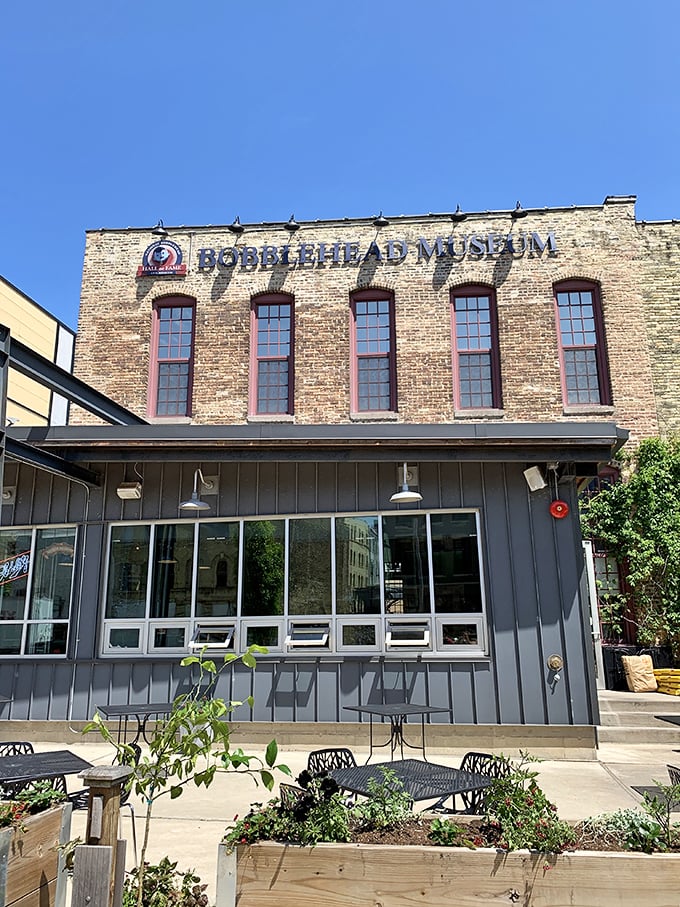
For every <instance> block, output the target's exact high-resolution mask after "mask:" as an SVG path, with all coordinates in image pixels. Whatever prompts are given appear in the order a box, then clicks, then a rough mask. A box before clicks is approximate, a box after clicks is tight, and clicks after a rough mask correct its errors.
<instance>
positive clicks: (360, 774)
mask: <svg viewBox="0 0 680 907" xmlns="http://www.w3.org/2000/svg"><path fill="white" fill-rule="evenodd" d="M386 770H387V771H390V772H393V773H394V775H395V777H396V778H397V779H398V780H399V781H400V782H401V784H402V785H403V788H404V791H405V792H406V793H407V794H408V795H409V796H410V797H412V798H413V800H414V801H418V800H444V799H446V798H447V797H454V796H455V795H456V794H462V793H464V792H467V791H472V790H480V789H482V788H485V787H488V786H489V785H490V784H491V781H492V778H491V777H490V776H489V775H482V774H480V773H478V772H467V771H464V770H462V769H459V768H451V766H449V765H438V764H437V763H435V762H425V761H423V760H422V759H397V760H394V761H392V762H374V763H373V764H371V765H355V766H351V767H349V768H336V769H333V770H332V771H331V772H329V774H330V776H331V778H333V779H334V780H335V781H336V782H337V784H338V786H339V787H341V788H343V789H344V790H348V791H351V792H352V793H354V794H362V795H363V796H370V793H371V787H372V782H377V783H378V784H382V783H384V781H385V774H384V772H385V771H386Z"/></svg>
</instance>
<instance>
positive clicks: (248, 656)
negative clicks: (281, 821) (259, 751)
mask: <svg viewBox="0 0 680 907" xmlns="http://www.w3.org/2000/svg"><path fill="white" fill-rule="evenodd" d="M266 651H267V650H266V649H263V648H262V647H261V646H250V647H249V648H248V650H247V651H246V652H244V653H243V655H241V656H238V655H236V654H233V653H229V654H227V655H226V656H225V657H224V662H223V664H222V665H221V666H220V668H218V667H217V666H216V664H215V662H214V661H211V660H209V659H205V658H204V657H203V653H201V655H200V656H195V655H192V656H190V657H188V658H185V659H183V660H182V662H181V664H182V665H183V666H184V667H190V668H192V669H193V668H197V669H198V678H197V679H196V680H195V682H194V683H193V684H192V686H191V688H190V689H189V692H187V693H184V694H182V695H180V696H177V698H176V699H175V701H174V704H173V707H172V711H171V712H170V714H169V715H168V716H167V717H166V718H164V719H162V720H159V721H157V722H156V725H155V729H154V732H153V735H152V736H151V740H150V742H149V751H148V753H145V754H143V755H142V756H141V758H140V759H139V761H138V762H137V763H136V764H131V763H134V754H133V752H132V748H131V747H129V746H126V745H125V744H124V743H117V742H116V741H115V739H114V738H113V736H112V735H111V733H110V731H109V730H108V728H107V727H106V725H105V724H104V722H103V721H102V719H101V716H100V715H99V714H98V713H97V714H96V715H95V717H94V719H93V720H92V722H90V723H89V724H88V725H87V726H86V727H85V729H84V732H85V733H87V732H90V731H95V730H96V731H98V732H99V733H100V734H101V735H102V737H103V738H104V739H105V740H107V741H109V742H110V743H111V744H112V745H113V746H114V747H115V748H116V751H117V760H118V761H119V762H124V763H127V764H128V765H131V768H132V773H131V776H130V781H129V787H130V789H132V790H134V791H135V793H136V794H138V795H139V796H140V797H142V799H143V800H144V802H145V803H146V814H145V824H144V837H143V840H142V847H141V852H140V865H139V867H138V869H137V907H143V900H142V899H143V896H144V891H145V883H144V875H145V872H146V866H147V864H146V862H145V857H146V852H147V848H148V843H149V832H150V828H151V818H152V813H153V806H154V803H155V802H156V800H158V799H159V798H160V797H162V796H165V795H168V794H169V796H170V797H171V799H175V798H176V797H179V796H180V795H181V794H182V792H183V790H184V788H185V787H186V785H187V784H189V783H192V784H194V785H196V786H197V787H201V786H204V787H208V786H209V785H210V784H211V782H212V780H213V778H214V777H215V774H216V773H217V772H218V771H234V772H239V773H242V774H249V775H250V776H251V777H253V778H254V779H255V780H256V781H257V780H258V779H259V780H260V781H261V782H262V783H263V784H264V786H265V787H266V788H267V789H268V790H271V789H272V787H273V785H274V775H273V774H272V771H273V770H274V769H276V770H279V771H282V772H284V773H285V774H290V770H289V769H288V767H287V766H285V765H277V763H276V760H277V758H278V748H277V746H276V741H274V740H272V741H271V742H270V743H269V745H268V746H267V749H266V752H265V755H264V759H260V758H259V757H256V756H251V755H247V754H246V753H244V752H243V751H242V750H241V749H231V742H230V728H229V724H228V723H227V721H226V720H225V719H226V716H227V715H228V714H229V713H230V712H231V711H232V709H234V708H235V707H236V706H237V705H240V704H241V703H238V702H229V703H227V702H225V700H224V699H221V698H220V697H217V696H214V695H213V693H214V690H215V686H216V684H217V681H218V679H219V676H220V674H221V672H222V671H223V670H224V669H225V668H226V667H227V666H229V665H231V664H233V663H234V662H235V661H241V662H242V663H243V664H244V665H246V667H249V668H255V665H256V661H255V655H256V654H258V653H263V652H266ZM247 701H248V704H249V705H251V706H252V698H250V697H249V698H248V700H247Z"/></svg>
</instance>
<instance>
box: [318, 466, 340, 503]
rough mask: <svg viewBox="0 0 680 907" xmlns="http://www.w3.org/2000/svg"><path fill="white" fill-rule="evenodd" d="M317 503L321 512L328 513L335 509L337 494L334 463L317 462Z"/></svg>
mask: <svg viewBox="0 0 680 907" xmlns="http://www.w3.org/2000/svg"><path fill="white" fill-rule="evenodd" d="M317 475H318V479H317V481H318V483H319V490H318V499H317V500H318V505H319V510H320V511H321V512H322V513H329V512H331V513H332V512H333V511H334V510H335V502H336V500H337V495H338V483H337V466H336V464H335V463H318V464H317Z"/></svg>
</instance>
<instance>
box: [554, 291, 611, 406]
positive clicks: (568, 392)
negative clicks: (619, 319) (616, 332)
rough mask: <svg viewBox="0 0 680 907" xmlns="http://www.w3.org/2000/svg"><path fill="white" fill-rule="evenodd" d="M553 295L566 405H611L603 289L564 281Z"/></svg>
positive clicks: (563, 397) (563, 396) (563, 395)
mask: <svg viewBox="0 0 680 907" xmlns="http://www.w3.org/2000/svg"><path fill="white" fill-rule="evenodd" d="M553 291H554V303H555V319H556V324H557V339H558V343H559V352H560V372H561V377H562V399H563V402H564V405H565V406H608V405H611V402H612V397H611V386H610V383H609V369H608V366H607V351H606V346H605V340H604V320H603V317H602V304H601V300H600V287H599V285H598V284H597V283H595V282H594V281H588V280H563V281H560V282H559V283H556V284H555V285H554V287H553Z"/></svg>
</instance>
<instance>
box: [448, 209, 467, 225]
mask: <svg viewBox="0 0 680 907" xmlns="http://www.w3.org/2000/svg"><path fill="white" fill-rule="evenodd" d="M466 217H467V214H466V213H465V211H461V208H460V205H456V210H455V211H454V212H453V214H452V215H451V220H452V221H453V222H454V223H458V222H459V221H461V220H465V218H466Z"/></svg>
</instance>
